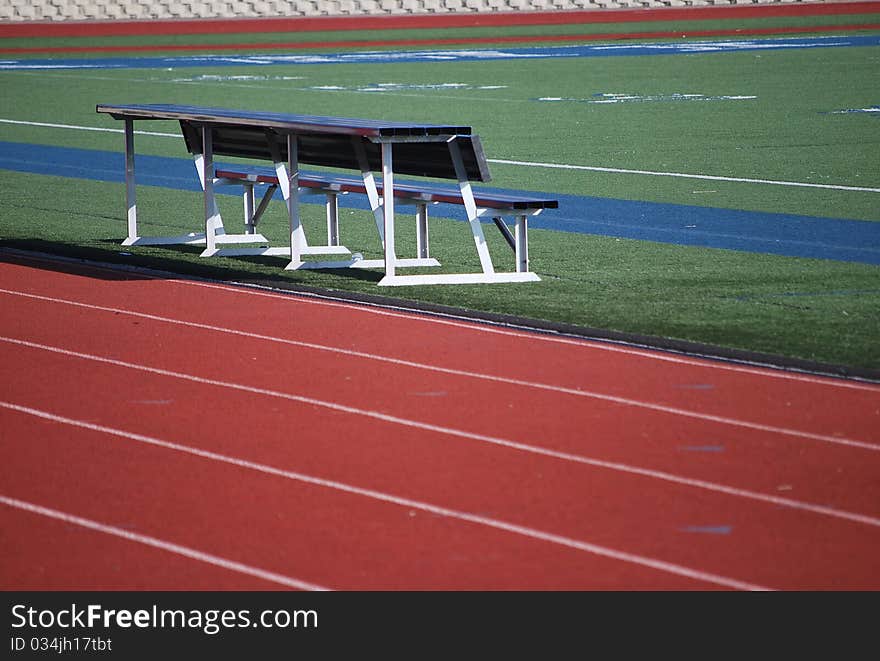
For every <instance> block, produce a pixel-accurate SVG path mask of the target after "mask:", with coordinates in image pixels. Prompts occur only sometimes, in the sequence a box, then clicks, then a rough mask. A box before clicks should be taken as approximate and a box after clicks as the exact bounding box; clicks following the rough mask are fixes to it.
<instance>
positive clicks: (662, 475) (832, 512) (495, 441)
mask: <svg viewBox="0 0 880 661" xmlns="http://www.w3.org/2000/svg"><path fill="white" fill-rule="evenodd" d="M0 340H2V341H4V342H9V343H11V344H17V345H20V346H25V347H30V348H33V349H39V350H42V351H49V352H52V353H57V354H60V355H63V356H70V357H74V358H81V359H85V360H93V361H95V362H99V363H105V364H109V365H114V366H117V367H124V368H127V369H133V370H137V371H141V372H147V373H150V374H158V375H160V376H168V377H172V378H175V379H181V380H185V381H191V382H193V383H199V384H202V385H210V386H216V387H220V388H229V389H231V390H239V391H243V392H249V393H253V394H257V395H264V396H267V397H276V398H279V399H285V400H288V401H294V402H299V403H302V404H308V405H311V406H318V407H321V408H326V409H329V410H332V411H338V412H341V413H348V414H351V415H356V416H363V417H366V418H371V419H374V420H379V421H382V422H387V423H391V424H396V425H401V426H404V427H410V428H414V429H418V430H421V431H429V432H434V433H438V434H444V435H448V436H455V437H458V438H464V439H467V440H472V441H478V442H481V443H488V444H490V445H497V446H499V447H505V448H509V449H512V450H518V451H521V452H527V453H530V454H535V455H539V456H543V457H550V458H553V459H559V460H561V461H569V462H572V463H577V464H583V465H586V466H592V467H594V468H603V469H607V470H613V471H617V472H621V473H626V474H630V475H638V476H640V477H647V478H650V479H656V480H661V481H664V482H670V483H673V484H678V485H683V486H688V487H694V488H697V489H703V490H706V491H711V492H714V493H722V494H725V495H729V496H734V497H739V498H747V499H750V500H756V501H760V502H765V503H770V504H773V505H775V506H783V507H789V508H792V509H796V510H803V511H808V512H813V513H816V514H823V515H827V516H831V517H835V518H839V519H845V520H848V521H853V522H856V523H863V524H866V525H870V526H875V527H880V519H877V518H875V517H871V516H867V515H864V514H857V513H853V512H847V511H845V510H838V509H835V508H833V507H826V506H823V505H813V504H810V503H804V502H801V501H797V500H792V499H789V498H780V497H779V496H771V495H767V494H763V493H760V492H756V491H749V490H747V489H739V488H737V487H730V486H727V485H723V484H716V483H714V482H708V481H706V480H698V479H693V478H688V477H682V476H679V475H674V474H672V473H666V472H663V471H656V470H652V469H647V468H640V467H637V466H631V465H629V464H622V463H619V462H613V461H605V460H602V459H595V458H592V457H586V456H583V455H577V454H572V453H569V452H561V451H558V450H550V449H548V448H543V447H538V446H534V445H528V444H526V443H519V442H516V441H510V440H507V439H503V438H499V437H495V436H488V435H486V434H477V433H474V432H468V431H463V430H460V429H455V428H452V427H444V426H441V425H434V424H430V423H424V422H418V421H415V420H408V419H406V418H400V417H398V416H393V415H388V414H385V413H380V412H378V411H371V410H368V409H359V408H355V407H352V406H346V405H344V404H337V403H335V402H327V401H323V400H320V399H315V398H313V397H305V396H302V395H294V394H290V393H283V392H279V391H276V390H269V389H266V388H258V387H255V386H247V385H243V384H238V383H232V382H229V381H219V380H217V379H209V378H205V377H199V376H194V375H191V374H185V373H182V372H172V371H170V370H164V369H160V368H156V367H149V366H146V365H138V364H136V363H128V362H125V361H121V360H115V359H112V358H105V357H102V356H95V355H92V354H86V353H81V352H78V351H71V350H68V349H62V348H60V347H52V346H49V345H44V344H38V343H35V342H27V341H25V340H16V339H14V338H8V337H0Z"/></svg>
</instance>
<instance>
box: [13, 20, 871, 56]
mask: <svg viewBox="0 0 880 661" xmlns="http://www.w3.org/2000/svg"><path fill="white" fill-rule="evenodd" d="M864 30H880V23H854V24H852V25H809V26H791V27H776V28H731V29H725V30H688V31H687V32H682V31H680V30H679V31H675V32H670V31H654V32H611V33H609V32H603V33H600V34H554V35H518V36H490V37H451V38H444V39H417V38H416V39H382V40H375V39H373V40H365V39H356V40H345V41H294V42H278V43H275V42H251V43H213V44H162V45H156V44H142V45H137V46H132V45H121V46H48V47H46V46H34V47H32V46H27V47H25V46H17V47H14V48H0V53H6V54H10V55H14V54H20V55H23V54H27V53H141V52H160V51H161V52H175V51H227V50H231V51H240V50H257V51H270V50H308V49H321V48H384V47H394V46H396V47H404V46H421V47H425V46H453V45H462V44H507V43H534V42H538V43H553V42H569V41H576V42H588V41H625V40H631V39H681V38H685V37H690V38H692V39H703V38H706V37H747V36H770V35H781V34H813V33H823V32H831V33H835V34H837V33H841V32H858V31H864Z"/></svg>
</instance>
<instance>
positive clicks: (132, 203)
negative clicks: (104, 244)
mask: <svg viewBox="0 0 880 661" xmlns="http://www.w3.org/2000/svg"><path fill="white" fill-rule="evenodd" d="M134 181H135V179H134V120H132V119H126V120H125V207H126V209H127V210H128V238H127V239H126V241H125V242H124V244H123V245H131V244H132V243H134V242H135V241H137V238H138V229H137V193H136V192H135V183H134Z"/></svg>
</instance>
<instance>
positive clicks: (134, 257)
mask: <svg viewBox="0 0 880 661" xmlns="http://www.w3.org/2000/svg"><path fill="white" fill-rule="evenodd" d="M4 249H9V250H4ZM18 251H21V253H22V254H23V253H25V252H27V253H35V254H39V255H41V256H43V257H45V258H47V259H45V260H41V261H40V263H39V268H42V269H47V270H53V271H58V272H62V273H75V274H77V275H83V276H87V277H92V278H100V279H103V280H134V279H140V278H141V277H142V273H139V272H138V271H137V270H138V269H145V270H149V271H152V272H153V273H152V275H158V276H159V277H166V278H169V279H174V278H205V279H209V280H218V281H223V282H242V283H247V284H258V285H263V286H278V287H281V288H285V289H291V288H298V287H302V288H304V289H308V288H310V287H314V288H319V287H325V286H327V283H326V282H321V283H319V282H315V283H305V282H303V281H302V279H297V278H296V272H294V271H284V266H285V263H286V262H285V261H284V260H283V259H279V258H278V257H264V256H242V257H219V258H213V259H211V260H208V259H203V258H201V257H199V254H200V253H201V252H202V247H201V246H186V245H168V246H150V247H149V248H130V247H128V246H123V245H122V242H121V241H120V240H118V239H101V240H99V241H98V242H97V245H92V246H84V245H80V244H75V243H66V242H63V241H49V240H46V239H0V261H7V262H14V261H19V260H18V259H16V254H17V253H18ZM84 261H85V262H96V263H100V264H103V265H108V266H110V267H112V268H108V269H90V270H88V271H83V264H82V262H84ZM237 264H239V265H240V266H237ZM303 273H311V274H315V273H318V272H317V271H308V272H303ZM320 273H322V274H327V275H330V276H333V277H334V278H336V277H338V278H341V279H345V280H349V281H353V282H354V281H359V282H364V283H369V284H373V285H374V284H376V283H378V282H379V280H380V279H381V278H382V273H379V272H374V271H369V270H366V269H346V268H340V269H322V270H321V271H320ZM284 275H287V276H288V277H283V276H284ZM322 280H325V279H324V278H322Z"/></svg>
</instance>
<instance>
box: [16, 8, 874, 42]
mask: <svg viewBox="0 0 880 661" xmlns="http://www.w3.org/2000/svg"><path fill="white" fill-rule="evenodd" d="M875 13H880V2H877V1H876V0H873V1H868V2H844V3H836V2H833V3H822V4H782V5H736V6H732V7H687V8H674V9H672V8H663V9H633V10H629V9H621V10H600V11H589V10H588V11H558V12H491V13H476V12H475V13H468V14H408V15H389V16H322V17H290V18H253V19H248V18H235V19H201V20H149V21H65V22H22V23H15V22H13V23H6V24H0V38H2V37H19V38H27V37H106V36H132V35H143V34H151V35H171V34H229V33H248V32H318V31H348V30H402V29H419V28H463V27H502V26H514V25H567V24H572V23H586V24H589V23H630V22H636V21H695V20H716V19H727V18H768V17H773V16H838V15H852V14H875Z"/></svg>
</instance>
